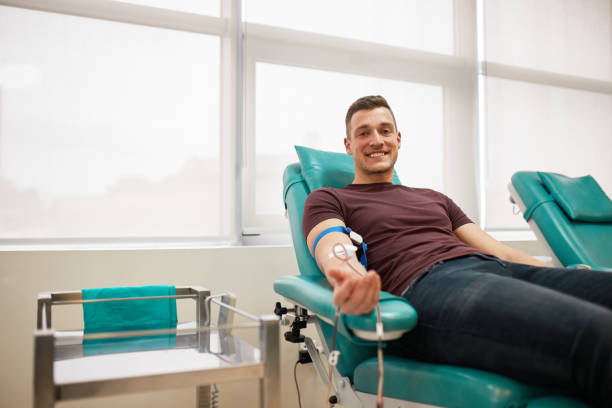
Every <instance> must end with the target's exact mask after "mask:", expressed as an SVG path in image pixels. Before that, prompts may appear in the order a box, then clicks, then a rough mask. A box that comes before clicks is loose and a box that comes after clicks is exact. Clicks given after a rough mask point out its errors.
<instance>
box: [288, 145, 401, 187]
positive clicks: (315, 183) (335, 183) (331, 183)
mask: <svg viewBox="0 0 612 408" xmlns="http://www.w3.org/2000/svg"><path fill="white" fill-rule="evenodd" d="M295 151H296V152H297V155H298V157H299V159H300V164H301V166H302V175H303V176H304V180H306V184H308V187H309V189H310V191H314V190H316V189H318V188H321V187H334V188H343V187H345V186H347V185H348V184H351V182H352V181H353V179H354V178H355V164H354V162H353V157H352V156H349V155H348V154H346V153H334V152H326V151H323V150H316V149H311V148H309V147H304V146H295ZM393 184H401V182H400V180H399V177H398V176H397V173H396V172H395V171H393Z"/></svg>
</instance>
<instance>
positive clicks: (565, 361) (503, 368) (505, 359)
mask: <svg viewBox="0 0 612 408" xmlns="http://www.w3.org/2000/svg"><path fill="white" fill-rule="evenodd" d="M504 268H505V267H504V265H503V263H500V262H497V261H494V260H483V259H480V258H478V257H466V258H460V259H455V260H451V261H447V262H444V263H442V264H440V265H437V266H435V267H434V268H432V269H431V270H430V272H429V273H427V274H426V275H425V276H424V277H423V278H421V279H419V280H418V281H417V282H416V283H415V284H413V285H412V287H410V288H409V289H408V291H407V292H406V293H405V295H404V296H405V297H406V299H408V301H410V303H411V304H412V305H413V306H414V308H415V309H416V311H417V313H418V314H419V322H418V325H417V327H416V328H415V329H414V330H413V331H411V332H409V333H407V334H406V335H405V336H404V337H402V339H401V340H398V341H397V342H395V343H393V344H391V345H390V352H391V354H402V355H405V356H407V357H410V358H414V359H420V360H425V361H431V362H438V363H445V364H454V365H462V366H469V367H474V368H479V369H483V370H487V371H493V372H497V373H500V374H503V375H507V376H510V377H513V378H516V379H518V380H520V381H523V382H526V383H531V384H540V385H547V386H555V387H561V388H564V389H566V390H570V391H578V392H579V393H581V394H582V395H585V396H586V397H587V398H588V399H589V400H590V401H591V402H593V403H595V404H597V405H599V406H612V311H610V310H609V309H607V308H605V307H602V306H599V305H596V304H594V303H591V302H587V301H584V300H581V299H578V298H576V297H574V296H568V295H566V294H564V293H560V292H558V291H556V290H551V289H549V288H546V287H543V286H540V285H536V284H532V283H528V282H525V281H523V280H520V279H516V278H513V277H509V276H504V274H505V273H504V272H503V269H504ZM492 271H493V272H492ZM579 272H581V271H578V272H577V273H579ZM608 293H610V292H608Z"/></svg>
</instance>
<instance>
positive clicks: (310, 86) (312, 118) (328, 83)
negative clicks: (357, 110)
mask: <svg viewBox="0 0 612 408" xmlns="http://www.w3.org/2000/svg"><path fill="white" fill-rule="evenodd" d="M256 75H257V79H256V108H255V110H256V119H255V121H256V125H255V132H256V133H255V139H256V142H255V145H256V163H255V167H256V176H255V178H256V182H255V184H256V188H255V191H256V194H255V195H256V199H255V209H256V210H255V212H256V214H258V215H272V214H274V215H281V214H283V212H284V207H283V203H282V174H283V170H284V168H285V167H286V166H287V165H288V164H290V163H294V162H296V161H297V155H296V153H295V150H294V147H293V146H294V145H296V144H298V145H304V146H308V147H312V148H316V149H322V150H328V151H336V152H345V149H344V143H343V140H344V137H345V126H344V118H345V115H346V111H347V109H348V107H349V105H350V104H351V103H352V102H354V101H355V100H356V99H357V98H359V97H361V96H365V95H383V96H384V97H385V98H386V99H387V101H388V102H389V104H390V105H391V108H392V109H393V112H394V114H395V117H396V120H397V125H398V129H399V131H400V132H401V133H402V146H401V149H400V153H399V159H398V162H397V164H396V170H397V172H398V174H399V177H400V179H401V181H402V183H403V184H405V185H409V186H413V187H429V188H433V189H437V190H443V189H444V185H443V174H444V155H443V116H442V115H443V112H442V109H443V98H442V94H443V92H442V88H441V87H439V86H432V85H423V84H416V83H410V82H403V81H395V80H387V79H380V78H373V77H366V76H358V75H348V74H342V73H335V72H328V71H320V70H314V69H306V68H295V67H289V66H284V65H274V64H267V63H257V65H256ZM247 205H248V204H247Z"/></svg>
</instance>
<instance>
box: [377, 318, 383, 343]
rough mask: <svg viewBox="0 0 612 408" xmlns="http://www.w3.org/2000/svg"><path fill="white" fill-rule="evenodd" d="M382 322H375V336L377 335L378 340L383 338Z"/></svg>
mask: <svg viewBox="0 0 612 408" xmlns="http://www.w3.org/2000/svg"><path fill="white" fill-rule="evenodd" d="M383 334H384V333H383V324H382V322H376V336H377V337H378V339H379V340H382V338H383Z"/></svg>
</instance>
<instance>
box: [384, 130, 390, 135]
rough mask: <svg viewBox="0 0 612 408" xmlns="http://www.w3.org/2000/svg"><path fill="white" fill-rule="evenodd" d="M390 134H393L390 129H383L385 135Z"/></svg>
mask: <svg viewBox="0 0 612 408" xmlns="http://www.w3.org/2000/svg"><path fill="white" fill-rule="evenodd" d="M389 133H391V131H390V130H389V129H383V134H385V135H386V134H389Z"/></svg>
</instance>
